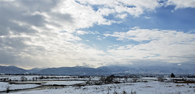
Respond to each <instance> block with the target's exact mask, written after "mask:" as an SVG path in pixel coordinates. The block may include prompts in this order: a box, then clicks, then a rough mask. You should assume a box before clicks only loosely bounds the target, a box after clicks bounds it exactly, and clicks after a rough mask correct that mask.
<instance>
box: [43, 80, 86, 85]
mask: <svg viewBox="0 0 195 94" xmlns="http://www.w3.org/2000/svg"><path fill="white" fill-rule="evenodd" d="M81 83H85V81H51V82H47V83H46V84H45V85H74V84H81Z"/></svg>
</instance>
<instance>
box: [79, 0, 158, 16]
mask: <svg viewBox="0 0 195 94" xmlns="http://www.w3.org/2000/svg"><path fill="white" fill-rule="evenodd" d="M77 1H79V2H80V3H82V4H87V5H103V6H104V7H102V6H101V7H100V8H99V9H98V10H97V12H99V14H101V15H109V14H112V13H124V12H127V13H129V14H130V15H134V16H139V15H141V14H142V13H143V12H144V11H153V10H154V9H155V8H156V7H158V6H159V3H158V2H157V0H136V1H134V0H107V1H98V0H93V1H92V0H77Z"/></svg>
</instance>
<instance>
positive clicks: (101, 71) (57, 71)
mask: <svg viewBox="0 0 195 94" xmlns="http://www.w3.org/2000/svg"><path fill="white" fill-rule="evenodd" d="M0 73H4V74H27V73H31V74H52V75H111V74H120V73H126V74H135V73H153V74H160V73H177V74H195V69H182V68H180V67H178V68H177V67H165V66H163V67H162V66H146V67H130V66H102V67H98V68H90V67H82V66H76V67H59V68H46V69H40V68H34V69H31V70H25V69H22V68H18V67H15V66H0Z"/></svg>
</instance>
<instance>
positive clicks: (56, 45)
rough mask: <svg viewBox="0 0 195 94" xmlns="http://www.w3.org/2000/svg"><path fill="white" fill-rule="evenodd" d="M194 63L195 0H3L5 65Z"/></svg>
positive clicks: (0, 52) (0, 50) (0, 58)
mask: <svg viewBox="0 0 195 94" xmlns="http://www.w3.org/2000/svg"><path fill="white" fill-rule="evenodd" d="M163 64H176V65H178V66H183V65H191V64H195V0H0V65H6V66H9V65H14V66H18V67H22V68H26V69H30V68H35V67H37V68H47V67H73V66H87V67H94V68H96V67H100V66H107V65H131V66H134V65H137V66H139V65H140V66H141V65H163Z"/></svg>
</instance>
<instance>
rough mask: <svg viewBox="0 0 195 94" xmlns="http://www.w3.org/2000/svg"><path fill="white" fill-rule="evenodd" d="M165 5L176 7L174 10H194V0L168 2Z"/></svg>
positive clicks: (171, 0)
mask: <svg viewBox="0 0 195 94" xmlns="http://www.w3.org/2000/svg"><path fill="white" fill-rule="evenodd" d="M167 5H176V9H179V8H188V7H190V8H195V0H168V1H167Z"/></svg>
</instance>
